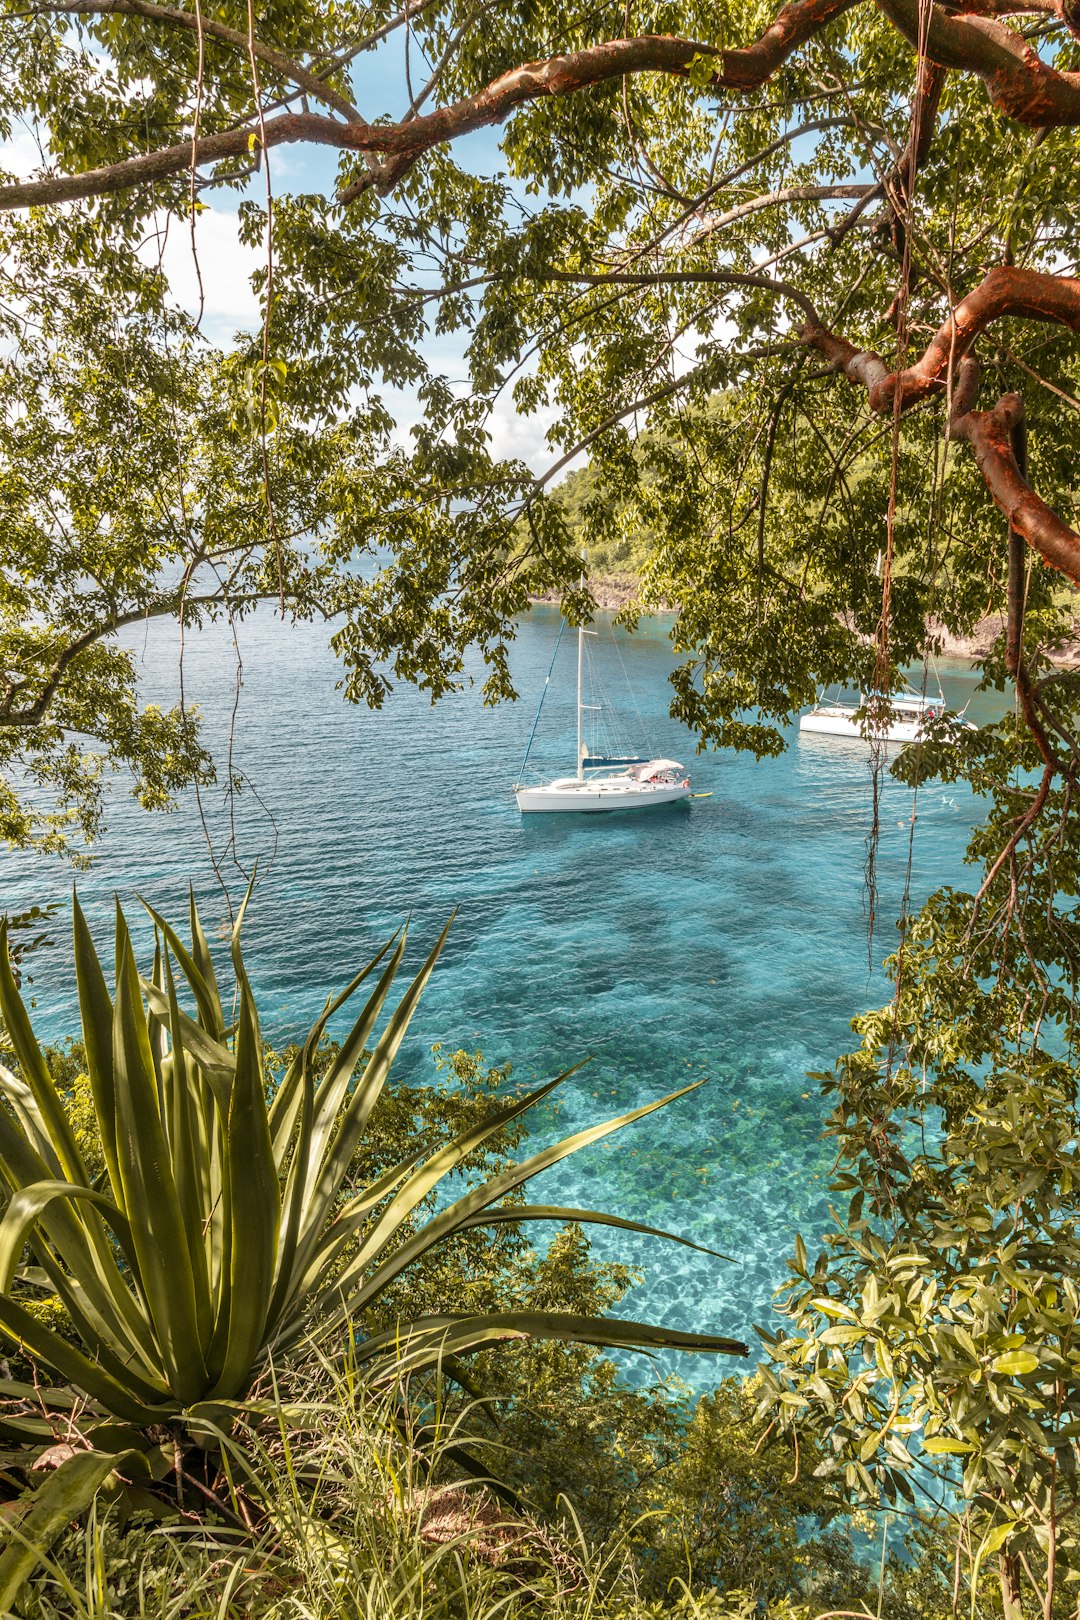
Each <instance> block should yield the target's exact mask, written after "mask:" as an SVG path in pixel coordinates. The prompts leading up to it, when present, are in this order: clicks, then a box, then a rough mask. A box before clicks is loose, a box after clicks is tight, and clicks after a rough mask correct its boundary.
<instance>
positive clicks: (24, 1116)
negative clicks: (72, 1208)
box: [0, 1063, 64, 1176]
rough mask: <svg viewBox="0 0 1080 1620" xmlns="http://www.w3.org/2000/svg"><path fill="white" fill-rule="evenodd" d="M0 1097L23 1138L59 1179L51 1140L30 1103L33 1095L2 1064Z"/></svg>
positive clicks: (0, 1064)
mask: <svg viewBox="0 0 1080 1620" xmlns="http://www.w3.org/2000/svg"><path fill="white" fill-rule="evenodd" d="M0 1095H3V1096H4V1097H6V1098H7V1100H8V1102H9V1103H10V1104H11V1112H12V1113H13V1114H14V1115H15V1118H16V1119H17V1120H18V1122H19V1125H20V1126H21V1128H22V1131H23V1135H24V1136H25V1137H26V1138H27V1140H28V1141H29V1143H30V1145H31V1147H32V1148H33V1150H34V1152H35V1153H36V1154H37V1156H38V1158H39V1159H40V1160H41V1162H42V1164H44V1165H47V1166H48V1170H49V1174H50V1175H53V1176H62V1175H63V1173H64V1167H63V1165H62V1164H61V1163H60V1158H59V1155H58V1154H57V1152H56V1149H55V1148H54V1147H53V1144H52V1138H51V1136H50V1135H49V1132H48V1128H47V1126H46V1124H45V1121H44V1119H42V1117H41V1110H40V1108H39V1107H38V1105H37V1103H36V1102H35V1100H34V1093H33V1092H32V1091H31V1090H30V1087H29V1086H28V1085H26V1084H25V1083H24V1082H23V1081H22V1080H20V1079H19V1076H18V1075H17V1074H13V1073H12V1071H11V1070H10V1069H8V1068H5V1067H4V1065H3V1064H2V1063H0Z"/></svg>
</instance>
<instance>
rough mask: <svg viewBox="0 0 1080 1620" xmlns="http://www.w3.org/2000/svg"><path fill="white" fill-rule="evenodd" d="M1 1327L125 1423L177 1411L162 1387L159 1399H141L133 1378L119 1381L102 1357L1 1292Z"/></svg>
mask: <svg viewBox="0 0 1080 1620" xmlns="http://www.w3.org/2000/svg"><path fill="white" fill-rule="evenodd" d="M0 1329H2V1330H3V1331H4V1332H5V1333H6V1334H7V1335H8V1337H9V1338H10V1339H12V1340H14V1342H15V1343H16V1344H18V1345H22V1346H25V1348H26V1349H27V1350H29V1351H30V1354H31V1355H32V1356H36V1357H38V1358H39V1359H40V1360H42V1361H44V1362H45V1363H46V1364H47V1365H48V1366H50V1367H52V1368H54V1369H55V1371H56V1372H58V1373H59V1374H60V1377H61V1378H63V1379H64V1380H65V1382H67V1383H69V1384H73V1385H74V1386H75V1388H76V1389H81V1390H82V1391H83V1392H84V1394H86V1395H89V1397H90V1399H91V1400H92V1401H98V1402H100V1404H101V1405H102V1406H104V1407H105V1408H106V1409H107V1410H108V1411H110V1412H114V1413H115V1414H116V1416H117V1417H120V1418H123V1419H124V1420H125V1422H127V1423H162V1422H168V1420H169V1419H170V1418H172V1417H174V1416H175V1415H176V1402H175V1401H174V1400H172V1399H171V1398H170V1396H169V1393H168V1391H167V1390H165V1389H163V1390H162V1392H161V1398H160V1400H159V1401H153V1402H152V1401H144V1400H140V1399H139V1398H138V1397H137V1395H136V1394H135V1393H134V1383H133V1381H124V1382H122V1381H121V1379H120V1378H119V1377H115V1376H114V1375H113V1374H112V1373H110V1372H109V1371H107V1369H106V1368H105V1366H104V1365H103V1364H102V1363H103V1358H99V1360H98V1361H92V1360H91V1359H90V1357H89V1356H87V1355H84V1353H83V1352H82V1351H81V1350H80V1349H79V1348H78V1346H77V1345H74V1344H72V1343H71V1341H70V1339H65V1338H63V1337H62V1336H61V1335H60V1334H59V1333H55V1332H54V1331H53V1330H52V1328H49V1327H46V1326H45V1325H44V1323H42V1322H41V1321H39V1320H38V1318H37V1317H36V1316H34V1315H32V1313H31V1312H30V1311H28V1310H27V1309H26V1308H25V1306H23V1305H20V1304H19V1302H18V1300H16V1299H12V1298H11V1297H10V1296H9V1295H7V1294H0Z"/></svg>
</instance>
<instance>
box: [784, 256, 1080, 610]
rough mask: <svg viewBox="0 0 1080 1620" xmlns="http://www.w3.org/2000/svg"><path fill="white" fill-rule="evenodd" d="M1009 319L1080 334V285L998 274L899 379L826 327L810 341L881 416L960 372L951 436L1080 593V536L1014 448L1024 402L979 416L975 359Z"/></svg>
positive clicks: (1005, 270)
mask: <svg viewBox="0 0 1080 1620" xmlns="http://www.w3.org/2000/svg"><path fill="white" fill-rule="evenodd" d="M1008 315H1019V316H1022V317H1025V318H1026V319H1028V320H1039V321H1055V322H1058V323H1059V324H1061V325H1063V326H1068V327H1069V328H1071V330H1073V331H1074V332H1080V281H1078V280H1075V279H1074V278H1072V277H1068V276H1051V275H1044V274H1041V273H1040V272H1039V271H1036V270H1018V269H1016V268H1014V267H1012V266H1006V267H999V268H997V269H994V270H991V271H990V273H989V274H988V275H987V276H986V277H985V278H984V280H983V281H982V282H981V283H980V285H979V286H978V287H976V288H975V289H974V290H973V291H972V292H970V293H968V295H967V297H966V298H963V299H961V300H960V302H959V303H958V304H957V305H956V307H955V309H954V310H953V312H952V314H951V316H950V318H949V320H948V321H946V322H945V324H944V325H943V326H942V327H941V328H940V330H939V331H938V332H937V333H936V334H935V336H934V337H933V338H932V339H931V341H930V343H929V344H928V345H927V347H926V349H925V350H924V352H923V354H922V356H921V358H920V359H919V360H917V361H916V363H915V364H914V365H913V366H908V367H906V368H905V369H904V370H903V371H901V372H899V373H897V372H893V371H890V370H889V368H888V366H887V365H886V364H885V362H884V360H882V359H881V358H880V356H879V355H876V354H871V353H869V352H868V351H866V350H860V349H856V348H855V346H854V344H852V343H849V342H848V341H847V339H846V338H841V337H837V336H836V335H835V333H832V332H829V331H827V330H826V328H825V327H823V326H822V325H821V324H820V322H818V321H809V322H808V323H807V324H806V326H805V327H804V328H803V337H804V339H805V341H806V342H807V343H809V344H810V345H811V347H813V348H815V349H817V350H818V352H819V353H820V354H822V355H824V357H825V359H826V360H828V361H829V363H830V364H831V365H832V367H833V369H834V370H835V371H842V372H843V373H844V375H845V376H847V377H849V378H850V379H851V380H852V382H857V383H861V384H862V385H863V386H864V387H865V389H866V391H867V396H868V402H869V405H870V409H871V410H872V411H875V412H877V413H878V414H880V415H885V414H888V413H890V412H891V411H892V410H893V402H894V398H895V396H896V393H897V390H899V396H900V399H899V404H900V409H901V410H907V409H908V408H909V407H910V406H911V405H914V404H916V403H917V402H918V401H919V400H921V399H925V398H926V396H927V395H928V394H930V393H931V392H932V391H933V390H934V389H935V388H942V387H945V386H946V384H947V383H948V381H949V380H950V378H951V376H952V374H953V371H954V368H957V369H956V386H955V390H954V392H953V396H952V414H951V417H950V420H949V424H948V428H947V432H948V436H949V437H950V438H952V439H965V440H966V441H967V442H968V443H969V444H970V445H971V448H972V452H973V453H974V456H975V460H976V463H977V464H978V467H979V471H980V472H981V473H982V476H983V479H984V481H985V483H986V487H987V489H988V490H989V492H990V494H991V496H992V497H993V499H994V501H995V503H996V504H997V505H998V506H999V507H1000V508H1001V510H1002V511H1003V512H1004V513H1005V515H1006V517H1007V518H1008V519H1009V523H1010V525H1011V527H1012V528H1013V529H1014V530H1015V531H1016V532H1017V533H1018V534H1020V535H1023V537H1024V540H1025V541H1026V543H1027V544H1028V545H1029V546H1031V547H1032V548H1033V549H1034V550H1035V551H1037V552H1038V553H1039V555H1040V556H1041V557H1042V558H1043V559H1044V561H1046V562H1048V563H1049V564H1050V566H1051V567H1052V568H1057V569H1059V570H1060V572H1061V573H1063V574H1065V575H1066V577H1067V578H1068V579H1070V580H1071V581H1072V582H1073V584H1075V585H1080V534H1077V533H1076V532H1075V531H1074V530H1073V529H1071V528H1069V526H1068V524H1066V523H1065V522H1063V520H1062V519H1061V518H1059V517H1058V516H1057V514H1056V513H1055V512H1054V511H1053V510H1052V509H1051V508H1050V507H1049V506H1048V505H1047V504H1046V502H1045V501H1044V500H1042V499H1041V498H1040V497H1039V496H1038V495H1036V494H1035V492H1034V490H1033V489H1032V488H1031V486H1030V485H1029V484H1028V482H1027V479H1026V478H1025V477H1024V475H1023V473H1022V472H1021V469H1020V467H1019V466H1018V464H1017V460H1016V455H1015V449H1014V447H1015V444H1016V443H1017V442H1018V436H1019V434H1020V432H1021V431H1022V425H1023V421H1024V406H1023V401H1022V400H1021V399H1020V396H1019V395H1018V394H1006V395H1004V396H1003V398H1002V399H1000V400H999V401H998V403H997V404H996V405H995V406H994V408H993V409H992V410H989V411H976V410H975V409H973V407H974V403H975V394H976V390H977V388H978V375H979V373H978V366H977V364H976V362H975V360H974V359H973V358H972V357H971V356H969V355H968V352H967V351H968V350H969V349H970V347H971V345H972V343H973V342H974V341H975V339H976V337H977V336H978V335H979V333H980V332H982V331H984V330H985V329H986V328H987V327H988V326H990V325H991V324H992V323H993V322H994V321H997V320H1000V319H1002V318H1003V317H1004V316H1008Z"/></svg>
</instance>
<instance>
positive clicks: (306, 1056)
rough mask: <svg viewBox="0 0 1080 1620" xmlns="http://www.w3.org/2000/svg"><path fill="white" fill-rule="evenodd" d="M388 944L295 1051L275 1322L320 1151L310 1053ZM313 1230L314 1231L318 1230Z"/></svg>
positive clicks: (363, 1029)
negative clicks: (292, 1141) (291, 1145)
mask: <svg viewBox="0 0 1080 1620" xmlns="http://www.w3.org/2000/svg"><path fill="white" fill-rule="evenodd" d="M394 937H395V938H398V939H399V943H398V945H397V948H396V949H395V951H394V954H393V956H392V958H391V960H390V963H389V965H388V966H387V968H386V969H385V971H384V972H383V975H382V977H381V979H380V980H379V983H378V984H377V985H376V987H375V990H374V992H373V994H372V995H371V996H370V997H369V999H368V1001H367V1003H366V1005H365V1007H364V1011H363V1012H362V1013H361V1015H360V1018H359V1019H358V1021H357V1023H356V1024H354V1026H353V1029H352V1031H351V1033H350V1035H349V1037H348V1039H347V1041H346V1042H345V1045H344V1047H343V1049H342V1050H343V1053H344V1052H346V1051H352V1050H353V1049H355V1056H353V1057H352V1058H351V1059H347V1061H348V1064H349V1066H348V1069H346V1070H345V1076H346V1085H347V1084H348V1078H349V1076H350V1075H351V1073H352V1069H353V1067H354V1066H355V1063H356V1061H357V1059H358V1058H359V1055H360V1053H361V1052H362V1051H363V1049H364V1045H365V1044H366V1041H367V1038H368V1036H369V1035H370V1033H371V1030H372V1029H373V1028H374V1025H375V1022H376V1020H377V1018H378V1015H379V1012H380V1010H381V1008H382V1005H383V1002H384V1001H385V1000H386V996H387V993H388V991H389V989H390V985H391V983H392V982H393V979H394V975H395V974H396V972H397V969H398V965H399V964H400V961H401V955H402V952H403V950H404V948H405V935H404V933H403V932H402V933H400V935H395V936H394ZM392 943H393V941H392V940H390V941H388V942H387V944H386V945H384V946H383V948H382V950H381V951H379V952H378V954H377V955H376V956H375V957H374V958H373V959H372V961H370V962H369V963H368V964H367V967H366V968H364V970H363V972H362V973H360V974H358V975H357V977H356V978H355V979H353V981H352V983H351V984H350V985H349V986H348V987H347V989H346V991H345V992H344V993H343V994H342V995H341V996H339V997H338V998H337V1001H336V1002H330V1001H328V1002H327V1005H326V1008H325V1009H324V1011H323V1015H322V1017H321V1018H319V1019H317V1020H316V1022H315V1024H314V1025H313V1026H312V1028H311V1030H310V1031H309V1033H308V1037H307V1040H306V1041H305V1042H304V1047H303V1051H302V1052H301V1053H300V1056H299V1060H298V1064H297V1066H296V1067H297V1082H296V1091H295V1103H294V1104H293V1105H292V1106H291V1107H290V1108H289V1109H288V1110H287V1115H289V1114H291V1116H292V1119H294V1118H295V1117H296V1115H297V1113H299V1134H298V1136H297V1139H296V1145H295V1150H294V1152H293V1156H292V1162H291V1164H290V1165H289V1171H288V1175H287V1177H286V1185H285V1193H284V1197H283V1200H282V1204H283V1210H284V1224H283V1228H282V1237H281V1244H280V1248H279V1250H278V1255H277V1266H276V1271H275V1283H274V1293H273V1298H272V1300H271V1302H270V1309H269V1312H268V1313H267V1320H268V1322H269V1323H275V1322H276V1321H277V1319H278V1317H279V1316H280V1313H281V1311H282V1309H283V1308H284V1306H285V1303H286V1301H287V1299H288V1298H289V1295H290V1293H291V1292H293V1291H294V1287H295V1282H294V1279H295V1276H296V1272H297V1261H296V1251H297V1245H298V1244H299V1242H300V1233H301V1230H302V1223H303V1219H304V1213H305V1210H306V1208H307V1206H308V1205H309V1203H310V1201H311V1196H312V1186H313V1182H314V1175H315V1170H316V1168H317V1166H318V1163H319V1160H320V1159H321V1157H322V1153H323V1145H324V1144H320V1145H318V1146H316V1145H315V1141H314V1138H315V1133H316V1130H317V1125H316V1113H315V1110H316V1096H315V1082H314V1077H313V1069H314V1063H315V1054H316V1051H317V1049H318V1045H319V1042H320V1040H321V1039H322V1035H323V1031H324V1030H325V1028H326V1024H327V1021H328V1019H329V1018H330V1015H331V1013H332V1012H333V1011H334V1010H335V1008H336V1007H340V1006H342V1005H344V1003H345V1001H346V1000H347V999H348V997H349V996H351V995H352V993H353V991H354V990H356V989H357V987H358V986H359V985H360V984H361V982H362V981H363V980H364V979H365V978H366V977H367V976H368V974H369V973H371V972H372V971H373V970H374V968H375V966H376V965H377V963H378V962H380V961H381V960H382V958H383V957H384V956H385V955H386V952H387V951H388V950H389V949H390V946H391V944H392ZM358 1038H359V1045H356V1044H355V1043H356V1042H357V1039H358ZM322 1089H323V1091H324V1090H325V1088H322ZM320 1095H322V1092H320ZM339 1108H340V1104H339ZM282 1123H283V1124H284V1123H288V1126H289V1130H290V1132H291V1128H292V1123H291V1119H289V1118H287V1116H285V1117H283V1120H282ZM332 1124H333V1121H331V1125H332ZM275 1161H276V1162H277V1163H278V1165H279V1166H280V1163H281V1159H280V1157H279V1154H278V1151H277V1150H276V1149H275ZM315 1235H316V1236H317V1232H316V1234H315ZM310 1247H311V1245H310V1240H309V1242H308V1244H307V1245H305V1249H304V1254H305V1256H306V1255H307V1254H308V1253H309V1252H310ZM302 1263H303V1262H301V1264H302Z"/></svg>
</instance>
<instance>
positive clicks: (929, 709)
mask: <svg viewBox="0 0 1080 1620" xmlns="http://www.w3.org/2000/svg"><path fill="white" fill-rule="evenodd" d="M872 704H873V707H871V705H872ZM874 709H877V710H878V712H876V713H875V712H874ZM860 710H862V711H863V712H862V713H861V714H860ZM945 714H948V716H949V718H950V720H952V722H953V725H954V734H953V735H952V736H951V737H946V741H952V742H955V741H956V734H958V733H959V732H960V731H974V730H975V729H976V727H975V726H974V725H973V724H972V722H971V721H970V720H965V719H964V716H963V714H957V713H956V711H955V710H950V709H949V707H948V704H947V703H946V701H945V694H944V692H942V690H941V686H940V684H939V685H938V689H937V692H936V693H929V694H927V693H923V692H916V691H915V689H914V688H913V687H911V686H908V687H906V688H905V690H904V691H902V692H891V693H890V694H889V698H888V709H887V710H886V706H885V702H884V701H883V700H880V699H878V700H876V701H875V700H872V699H870V698H868V697H862V698H860V700H859V702H858V703H854V702H845V701H844V700H842V699H840V700H838V701H836V702H834V703H818V704H816V705H815V707H814V708H812V709H811V710H810V712H809V713H808V714H804V715H802V716H801V717H800V719H799V730H800V731H810V732H819V733H821V734H823V735H824V736H827V737H852V738H854V739H855V740H856V741H867V742H891V743H911V742H918V741H919V740H920V738H921V737H922V736H923V735H924V732H925V728H926V726H927V723H928V722H929V721H931V720H936V719H938V718H939V717H940V716H941V715H945Z"/></svg>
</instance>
